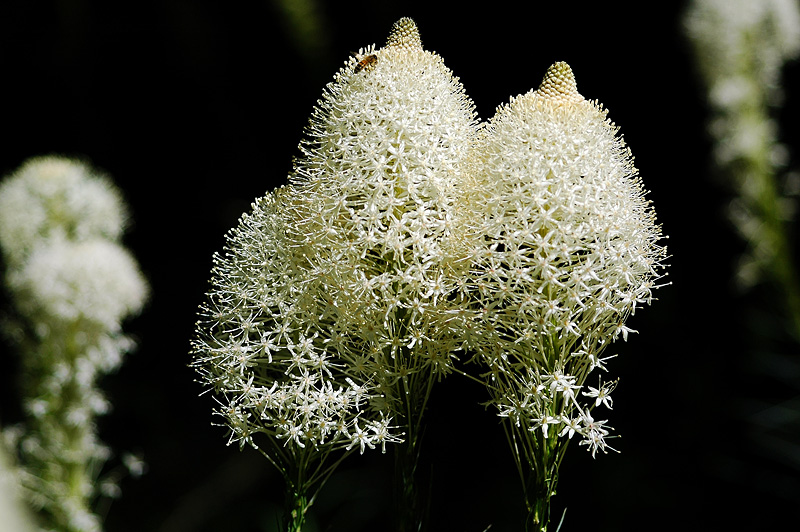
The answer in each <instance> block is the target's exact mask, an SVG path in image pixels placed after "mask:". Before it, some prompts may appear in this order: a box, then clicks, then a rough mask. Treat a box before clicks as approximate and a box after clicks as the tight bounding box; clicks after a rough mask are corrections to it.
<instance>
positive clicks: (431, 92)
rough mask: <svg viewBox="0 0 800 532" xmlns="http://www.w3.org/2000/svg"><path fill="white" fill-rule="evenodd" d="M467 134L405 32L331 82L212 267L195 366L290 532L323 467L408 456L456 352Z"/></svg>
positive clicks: (447, 82)
mask: <svg viewBox="0 0 800 532" xmlns="http://www.w3.org/2000/svg"><path fill="white" fill-rule="evenodd" d="M476 130H477V125H476V120H475V114H474V108H473V104H472V103H471V101H470V100H469V99H468V98H467V97H466V95H465V94H464V90H463V88H462V86H461V84H460V83H459V81H458V79H457V78H455V77H454V76H453V74H452V73H451V72H450V70H449V69H447V68H446V67H445V66H444V64H443V62H442V59H441V58H440V57H439V56H438V55H436V54H435V53H432V52H430V51H426V50H425V49H423V47H422V43H421V40H420V36H419V32H418V30H417V27H416V25H415V24H414V22H413V21H411V19H401V20H400V21H398V22H397V23H396V24H395V25H394V27H393V29H392V32H391V34H390V36H389V38H388V40H387V43H386V45H385V46H383V47H381V48H376V47H374V46H370V47H367V48H362V49H361V50H360V51H359V53H358V54H356V55H355V56H354V57H351V58H350V59H349V60H348V61H347V62H346V63H345V65H344V66H343V67H342V68H341V69H340V70H339V72H337V73H336V75H335V76H334V79H333V81H332V82H331V83H329V84H328V85H327V86H326V88H325V90H324V93H323V96H322V98H321V100H320V101H319V102H318V105H317V107H316V108H315V109H314V111H313V113H312V116H311V120H310V124H309V126H308V128H307V130H306V137H305V139H304V140H303V141H302V142H301V144H300V151H301V156H300V157H299V158H297V159H296V160H295V165H294V170H293V172H292V173H291V175H290V176H289V183H288V185H287V186H285V187H282V188H280V189H278V190H276V191H274V192H269V193H267V194H266V195H265V196H264V197H262V198H260V199H258V200H257V201H256V202H255V203H254V204H253V209H252V212H251V213H248V214H246V215H244V216H243V217H242V218H241V220H240V222H239V225H238V227H237V228H235V229H234V230H232V231H231V232H230V233H229V234H228V235H227V237H226V245H225V249H224V252H223V253H221V254H217V255H215V257H214V263H215V266H214V269H213V271H212V281H211V288H210V290H209V292H208V296H207V303H206V304H205V305H203V307H202V308H201V311H200V315H201V320H200V321H199V322H198V325H197V334H196V337H195V339H194V340H193V342H192V351H193V356H194V359H193V365H194V367H195V368H196V369H197V370H198V372H199V374H200V376H201V381H202V382H203V383H204V384H206V385H207V386H209V387H210V388H211V389H213V390H214V392H215V395H216V397H217V400H218V401H219V408H218V409H217V413H218V414H219V415H220V416H221V417H222V419H224V421H225V424H226V425H227V426H228V427H229V429H230V434H231V436H230V441H235V442H238V443H239V444H240V445H244V444H249V445H252V446H254V447H256V448H258V449H260V450H261V451H262V453H263V454H264V455H265V456H267V458H269V459H270V460H271V461H272V462H273V463H274V464H275V465H276V466H277V467H278V469H279V470H281V472H282V473H283V475H284V478H285V479H286V481H287V489H288V491H289V492H290V495H291V498H293V499H294V502H292V503H290V504H292V508H291V510H290V511H289V512H287V513H288V514H289V515H291V516H292V517H291V520H292V523H290V528H292V527H295V526H298V523H299V522H300V521H302V513H303V512H304V511H305V508H306V507H307V503H306V502H304V501H305V496H304V493H305V492H306V491H307V490H308V487H309V486H310V485H312V484H314V483H315V482H316V481H324V478H326V476H327V475H328V474H329V473H330V471H332V467H335V463H334V464H333V465H332V466H330V467H329V466H325V467H322V466H317V465H315V464H321V463H324V462H325V460H326V459H327V457H328V455H329V453H331V451H334V450H342V449H343V450H344V451H356V450H358V451H359V452H362V453H363V452H365V451H366V450H367V449H375V448H380V449H381V450H383V451H385V449H386V444H387V443H397V442H400V441H405V442H407V445H408V446H409V447H411V448H413V449H417V448H418V447H416V442H417V437H416V433H417V431H418V429H419V423H420V418H421V415H422V411H423V410H424V406H425V404H426V401H427V397H428V395H429V394H430V388H431V386H432V384H433V382H435V381H436V380H438V379H439V378H441V377H442V376H443V375H445V374H447V373H448V372H449V371H450V370H451V365H452V360H451V357H452V354H453V352H455V351H456V349H457V347H458V345H459V344H458V340H457V336H458V335H457V333H456V332H455V331H454V328H453V326H452V323H451V321H450V319H449V314H448V313H447V312H446V311H445V310H444V307H443V303H444V302H445V301H446V299H447V295H448V293H449V291H451V290H452V289H453V283H452V281H451V280H450V278H448V277H447V276H446V275H445V265H446V262H447V260H448V256H447V255H446V254H445V253H444V250H443V245H442V243H443V241H444V240H445V239H446V238H447V237H448V236H449V233H450V230H451V220H452V216H453V213H452V208H453V204H454V201H455V197H456V190H455V184H456V182H457V179H458V175H459V173H460V172H461V171H463V164H464V162H465V161H466V157H467V155H468V153H469V149H470V146H471V143H472V141H473V140H474V137H475V132H476ZM414 452H416V451H414ZM412 454H413V453H412ZM337 463H338V462H337ZM413 467H414V466H413V465H412V466H411V467H410V469H413ZM298 516H299V517H298Z"/></svg>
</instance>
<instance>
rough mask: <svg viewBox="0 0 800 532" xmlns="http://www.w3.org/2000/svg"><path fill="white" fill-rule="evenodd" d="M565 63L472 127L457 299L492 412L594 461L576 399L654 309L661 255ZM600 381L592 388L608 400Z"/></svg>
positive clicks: (589, 427) (602, 116)
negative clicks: (642, 311)
mask: <svg viewBox="0 0 800 532" xmlns="http://www.w3.org/2000/svg"><path fill="white" fill-rule="evenodd" d="M606 114H607V113H606V111H605V110H604V109H603V108H602V107H600V105H599V104H598V103H596V102H591V101H587V100H585V99H584V98H583V96H581V95H580V94H579V93H578V91H577V88H576V84H575V78H574V76H573V74H572V70H571V69H570V67H569V66H568V65H567V64H566V63H556V64H554V65H553V66H551V67H550V69H549V70H548V72H547V74H546V75H545V77H544V80H543V81H542V84H541V86H540V87H539V88H538V89H537V90H534V91H531V92H529V93H527V94H525V95H522V96H519V97H516V98H513V99H512V100H511V102H510V103H509V104H506V105H503V106H501V107H500V108H499V109H498V110H497V113H496V114H495V116H494V117H493V118H492V119H491V120H490V121H489V123H488V124H487V127H486V128H484V129H483V131H482V135H481V138H480V141H479V142H478V143H477V144H476V149H475V150H474V154H473V157H472V160H471V165H472V168H471V171H470V172H469V173H468V178H467V184H466V185H465V186H464V194H462V195H461V196H460V197H459V199H460V201H459V203H457V205H456V209H455V212H456V213H457V216H456V218H455V219H454V224H453V225H454V226H455V227H457V228H459V231H460V232H461V233H462V238H463V240H464V241H465V242H466V243H461V245H464V246H465V249H467V250H468V254H467V258H468V259H469V263H470V264H471V267H470V273H469V275H468V277H467V279H468V280H467V281H466V283H465V285H464V287H463V289H462V291H463V299H462V301H464V304H465V306H466V307H467V308H470V309H472V310H473V311H474V315H475V318H474V322H473V324H472V325H471V327H470V328H471V330H472V331H473V332H474V334H473V335H472V337H471V344H472V346H473V347H474V348H476V349H477V351H478V357H479V359H480V360H481V362H483V363H484V364H486V365H487V367H488V368H489V371H488V373H487V376H488V381H487V384H488V386H489V389H490V390H491V391H492V393H493V397H494V401H495V402H496V403H497V405H498V407H499V408H500V411H501V415H503V416H509V417H511V418H512V419H513V420H514V422H515V423H516V424H519V423H520V421H523V422H525V423H526V426H529V427H530V428H531V429H535V428H538V427H541V428H542V429H543V431H544V432H545V433H547V427H548V425H557V426H558V427H560V428H559V430H560V431H561V434H562V435H563V434H565V433H568V434H569V437H570V438H571V437H572V435H573V434H574V433H575V432H577V433H579V434H581V435H582V436H583V437H584V438H585V440H584V442H585V443H587V444H588V445H589V446H590V449H591V450H592V453H594V451H595V450H597V449H598V448H599V449H603V448H604V447H605V443H604V441H603V438H602V436H603V435H604V434H605V431H604V430H602V429H600V428H598V427H599V425H598V423H597V422H596V421H593V420H592V418H591V416H590V415H589V413H588V411H589V409H588V408H585V407H582V406H581V405H580V404H579V402H578V400H577V398H578V397H579V395H576V393H575V391H576V390H578V389H580V388H581V387H582V386H583V383H584V382H585V381H586V377H587V375H588V374H589V372H591V371H592V370H593V369H594V368H596V367H600V368H603V359H602V358H601V356H600V355H601V353H602V351H603V350H604V349H605V347H606V346H607V345H608V344H609V343H610V342H611V341H613V340H614V339H616V338H617V337H618V336H620V335H621V336H622V337H623V338H625V339H627V336H628V333H629V332H630V329H629V328H627V327H626V325H625V322H626V319H627V318H628V316H629V315H630V314H632V313H633V312H634V311H635V309H636V308H637V307H638V306H640V305H642V304H645V303H650V301H651V299H652V293H651V291H652V289H653V287H654V281H655V280H656V279H658V278H659V277H660V273H659V271H658V270H659V267H660V261H661V260H662V259H663V258H664V256H665V250H664V248H662V247H660V246H659V245H658V244H657V241H658V240H659V238H660V237H661V234H660V228H659V227H658V226H657V225H656V223H655V215H654V212H653V210H652V208H651V206H650V204H649V202H648V201H647V200H646V199H645V198H644V190H643V188H642V184H641V182H640V180H639V178H638V175H637V173H636V169H635V168H634V167H633V164H632V160H631V156H630V152H629V150H628V149H627V148H626V147H625V145H624V144H623V142H622V139H621V138H620V137H618V136H617V129H616V128H615V127H614V125H613V124H612V123H611V122H610V121H608V119H607V118H606ZM610 387H611V386H610V385H608V384H601V390H605V392H604V393H607V392H608V391H609V390H610Z"/></svg>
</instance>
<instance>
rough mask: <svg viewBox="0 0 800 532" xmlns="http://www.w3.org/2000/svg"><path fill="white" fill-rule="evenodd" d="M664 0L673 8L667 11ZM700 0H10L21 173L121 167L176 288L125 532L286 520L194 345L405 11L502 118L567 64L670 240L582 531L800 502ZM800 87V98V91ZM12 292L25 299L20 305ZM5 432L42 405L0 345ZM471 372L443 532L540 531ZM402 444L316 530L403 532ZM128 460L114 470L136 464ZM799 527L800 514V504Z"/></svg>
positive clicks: (352, 469) (440, 393)
mask: <svg viewBox="0 0 800 532" xmlns="http://www.w3.org/2000/svg"><path fill="white" fill-rule="evenodd" d="M656 6H657V7H656ZM683 9H684V2H640V1H638V2H624V1H620V2H603V3H597V2H538V1H530V2H503V1H491V2H481V3H479V4H475V5H474V7H470V8H468V7H464V5H463V3H462V2H433V1H430V0H429V1H424V2H422V1H417V0H404V1H403V2H395V1H387V2H381V3H377V2H366V1H355V0H346V1H338V2H333V1H330V2H319V4H318V6H317V11H315V12H314V13H313V14H308V15H305V16H302V17H300V19H301V20H302V21H303V23H304V24H306V25H310V29H309V30H308V34H307V35H304V34H303V33H302V32H300V31H299V30H298V29H297V26H296V25H295V24H292V23H291V22H290V21H291V17H290V16H289V15H288V14H287V12H286V11H285V10H283V9H281V8H280V7H279V6H278V5H277V4H276V3H274V2H270V1H268V0H262V1H259V2H256V1H251V2H245V1H230V2H228V1H222V0H200V1H198V0H165V1H155V0H149V1H148V0H140V1H137V2H126V1H114V2H102V1H94V2H92V1H89V0H83V1H81V0H72V1H69V0H62V1H26V0H11V1H8V0H6V1H4V2H2V3H0V75H2V81H1V82H0V95H1V96H2V100H0V101H2V106H0V128H2V131H3V135H2V136H3V138H4V140H3V142H2V143H1V144H0V172H2V174H3V175H5V174H8V173H9V172H11V171H13V170H14V169H15V168H17V167H18V166H19V165H20V164H21V163H22V162H23V161H24V160H25V159H26V158H28V157H31V156H34V155H41V154H50V153H59V154H65V155H70V156H78V157H83V158H87V159H88V160H89V161H90V162H91V163H92V164H93V165H94V166H96V167H97V168H99V169H101V170H103V171H105V172H107V173H108V174H109V175H111V176H112V177H113V178H114V180H115V181H116V183H117V184H118V185H119V186H120V188H121V189H122V190H123V192H124V194H125V197H126V198H127V200H128V202H129V204H130V206H131V208H132V211H133V216H134V225H133V227H132V229H131V231H130V232H129V233H128V235H127V238H126V244H127V245H128V246H129V247H130V248H131V249H132V250H133V251H134V253H135V254H136V256H137V257H138V259H139V261H140V263H141V266H142V269H143V270H144V272H145V274H146V275H147V277H148V278H149V280H150V282H151V284H152V291H153V297H152V299H151V301H150V303H149V305H148V307H147V308H146V309H145V311H144V312H143V314H142V315H141V316H140V317H138V318H136V319H134V320H131V321H130V322H129V323H128V325H127V327H126V330H127V331H129V332H130V333H131V334H133V335H134V336H135V337H136V338H137V340H138V344H139V347H138V350H137V352H136V353H134V354H132V355H130V356H129V357H128V359H127V361H126V362H125V364H124V365H123V367H122V368H121V369H120V370H119V372H118V373H116V374H114V375H111V376H109V377H107V378H106V379H104V381H103V383H102V385H103V388H104V389H105V390H107V392H108V395H109V397H110V399H111V400H112V402H113V404H114V411H113V412H112V413H111V414H109V415H108V416H106V417H104V418H103V419H101V420H100V433H101V434H100V435H101V439H103V440H104V441H105V442H107V443H108V444H109V445H110V446H111V447H112V448H114V449H115V450H117V451H119V452H122V451H126V450H130V451H135V452H140V453H142V454H143V456H144V458H145V460H146V462H147V463H148V472H147V473H146V474H145V475H144V476H143V477H142V478H140V479H125V480H123V482H122V489H123V496H122V498H121V499H119V500H116V501H114V502H113V503H112V504H111V506H110V508H108V510H107V518H106V530H107V531H108V532H129V531H159V532H187V531H197V532H204V531H228V530H237V531H240V532H249V531H266V530H273V529H274V527H275V522H276V519H277V515H278V514H277V513H276V512H278V511H279V509H280V506H281V504H282V491H281V490H282V485H281V479H280V477H279V476H278V474H277V473H276V472H275V471H274V470H273V469H272V466H270V464H269V463H267V461H266V460H265V459H263V458H262V457H261V456H260V455H258V454H257V453H256V452H255V451H253V450H250V449H245V450H244V451H243V452H239V451H238V449H237V448H234V447H226V446H225V438H224V435H225V431H224V429H222V428H220V427H213V426H211V407H212V400H211V398H210V397H209V396H207V395H204V396H202V397H199V394H200V392H201V391H202V390H201V388H200V386H199V385H198V384H196V383H195V382H194V375H193V372H192V370H190V369H189V368H187V363H188V362H189V356H188V344H189V338H190V337H191V335H192V331H193V324H194V321H195V311H196V307H197V305H198V304H199V303H200V301H201V300H202V297H203V293H204V291H205V289H206V283H207V281H208V278H209V277H210V275H209V270H210V267H211V255H212V253H213V252H214V251H215V250H218V249H220V248H221V247H222V244H223V235H224V233H225V232H226V231H227V230H228V229H229V228H231V227H232V226H234V225H235V224H236V221H237V219H238V217H239V216H240V215H241V214H242V213H243V212H244V211H246V210H248V208H249V205H250V202H251V201H252V200H253V199H254V198H255V197H257V196H259V195H262V194H263V193H264V192H265V191H266V190H268V189H271V188H273V187H275V186H276V185H278V184H281V183H283V182H284V180H285V176H286V175H287V173H288V172H289V170H290V169H291V160H292V157H293V156H296V155H298V153H299V152H298V150H297V144H298V142H299V140H300V138H301V135H302V131H303V128H304V126H305V125H306V123H307V121H308V117H309V116H310V114H311V110H312V108H313V106H314V105H315V103H316V101H317V99H318V98H319V97H320V96H321V94H322V88H323V86H324V85H325V84H326V83H327V82H329V81H330V80H331V79H332V77H333V74H334V72H335V71H336V70H337V69H338V68H339V67H340V66H342V64H343V62H344V61H345V60H346V59H347V57H348V55H349V54H350V53H351V52H355V51H357V50H358V49H359V48H360V47H362V46H366V45H369V44H372V43H376V44H378V45H379V46H380V45H382V44H383V42H384V41H385V38H386V36H387V34H388V31H389V29H390V27H391V24H392V23H393V22H394V21H395V20H397V19H398V18H400V17H401V16H411V17H412V18H414V19H415V21H416V22H417V24H418V26H419V28H420V32H421V35H422V42H423V45H424V46H425V47H426V48H427V49H430V50H434V51H436V52H438V53H439V54H441V55H442V57H443V58H444V60H445V63H446V64H447V65H448V66H449V67H450V68H451V69H452V70H453V71H454V72H455V74H456V75H457V76H459V77H460V79H461V81H462V83H463V84H464V86H465V88H466V91H467V93H468V94H469V95H470V96H471V97H472V99H473V100H474V101H475V103H476V106H477V111H478V114H479V116H480V118H481V119H487V118H489V117H490V116H491V115H492V114H493V112H494V109H495V107H496V106H497V105H498V104H500V103H503V102H505V101H507V100H508V98H509V97H510V96H512V95H516V94H519V93H522V92H527V91H528V90H529V89H530V88H533V87H535V86H537V85H538V83H539V81H540V80H541V77H542V75H543V74H544V71H545V69H546V68H547V66H548V65H550V64H551V63H553V62H554V61H559V60H564V61H567V62H568V63H569V64H570V65H571V66H572V68H573V70H574V72H575V74H576V76H577V80H578V88H579V90H580V91H581V93H582V94H584V95H585V96H586V97H588V98H591V99H598V100H599V101H601V102H602V103H603V104H604V105H605V106H606V107H607V108H608V109H609V110H610V118H611V119H612V120H613V121H614V122H616V124H617V125H619V126H620V127H621V131H622V133H623V134H624V136H625V139H626V141H627V143H628V145H629V146H630V147H631V149H632V151H633V154H634V156H635V157H636V166H637V167H638V168H639V170H640V172H641V175H642V177H643V180H644V182H645V184H646V186H647V188H648V189H649V190H650V191H651V193H650V196H649V197H650V199H652V201H653V202H654V205H655V208H656V211H657V213H658V216H659V221H660V222H661V223H662V224H663V227H664V232H665V233H666V234H668V235H669V241H668V246H669V250H670V254H671V255H672V258H671V259H670V260H669V263H670V267H669V277H668V279H667V280H668V281H670V282H671V283H672V284H671V285H670V286H668V287H665V288H662V289H660V290H658V291H657V293H656V296H657V297H658V298H659V300H658V301H656V302H654V304H653V305H652V307H650V308H645V309H642V310H641V311H640V312H638V313H637V314H636V315H635V316H634V317H633V319H632V320H631V326H632V327H633V328H634V329H637V330H638V331H639V334H636V335H633V336H632V337H631V338H630V339H629V341H628V342H627V343H619V344H615V345H614V346H612V348H611V351H609V353H612V352H613V353H618V354H619V355H620V356H619V357H618V358H616V359H614V360H613V361H612V362H611V364H610V369H611V374H612V375H616V376H619V377H620V379H621V380H620V385H619V387H618V388H617V391H616V392H615V394H614V399H615V403H614V410H613V411H612V412H609V413H608V417H609V423H610V424H611V425H612V426H614V427H615V429H616V432H617V433H618V434H620V435H621V438H618V439H615V440H613V441H612V442H611V444H612V445H613V446H614V447H615V448H617V449H618V450H619V451H620V453H619V454H616V453H611V454H609V455H599V456H598V457H597V458H596V459H592V458H591V456H590V455H589V454H588V453H587V452H586V450H585V448H582V447H578V446H577V445H574V446H572V447H571V448H570V449H569V452H568V455H567V458H566V459H565V461H564V464H563V466H562V468H561V479H560V483H559V490H558V495H557V496H556V497H555V498H554V499H553V504H554V513H555V514H556V522H557V520H558V516H560V514H561V512H562V511H563V509H564V507H567V508H568V511H567V513H566V519H565V521H564V526H563V528H562V530H567V531H568V530H578V529H584V528H591V529H593V530H607V531H611V530H650V531H654V530H655V531H658V530H673V529H678V528H689V529H692V528H700V527H701V526H702V527H713V529H721V528H722V527H726V528H727V529H729V530H753V529H768V528H770V527H772V526H774V525H777V524H779V523H784V522H786V520H787V519H792V520H794V519H796V503H797V502H798V501H799V500H800V453H798V451H797V449H798V446H800V436H798V434H800V429H798V427H799V426H800V423H798V418H800V409H798V408H793V405H797V404H798V403H800V401H799V400H798V389H799V388H800V369H799V368H800V352H798V348H797V344H796V343H792V342H790V341H788V339H787V338H786V335H785V333H784V332H783V329H782V326H781V319H782V318H781V309H780V304H779V303H778V301H779V298H777V297H776V293H775V292H774V291H772V290H771V289H770V288H769V287H759V288H757V289H756V290H754V291H752V292H749V293H747V294H740V293H737V292H736V291H735V289H734V288H733V282H732V280H731V279H732V276H733V271H734V264H735V262H736V260H737V258H738V256H739V255H740V253H741V252H742V250H743V249H744V247H743V244H742V243H741V242H740V241H739V240H738V239H737V238H736V236H735V235H734V233H733V231H732V229H731V227H730V226H729V225H728V223H727V222H726V221H725V219H724V215H723V208H724V206H725V205H726V203H727V202H728V201H729V198H730V195H729V194H730V193H729V190H728V189H727V188H726V187H725V184H724V181H723V180H721V179H715V178H713V177H712V175H711V174H712V173H711V172H710V171H709V168H710V156H709V147H710V143H709V141H708V139H707V137H706V135H705V120H706V118H707V109H706V107H705V105H704V103H703V100H702V91H701V87H700V85H699V83H698V78H697V76H696V75H695V72H694V71H693V68H692V63H691V60H690V59H691V58H690V56H689V53H688V49H687V45H686V43H685V41H684V38H683V36H682V31H681V26H680V15H681V13H682V11H683ZM799 73H800V71H798V66H797V65H791V66H790V67H789V68H788V69H787V70H786V80H785V83H786V92H787V95H788V98H787V101H786V105H785V107H784V108H783V110H782V111H781V114H780V115H779V116H778V117H777V118H778V120H779V121H780V124H781V125H782V126H783V131H784V135H785V136H784V138H783V140H785V141H786V142H787V143H788V144H789V147H790V149H791V153H792V157H793V162H794V163H795V164H797V162H798V160H799V159H798V154H797V148H798V147H799V146H798V143H797V142H796V131H797V124H798V123H799V122H800V120H798V119H800V93H798V88H800V77H799V76H798V74H799ZM795 95H797V97H795ZM3 304H5V302H3ZM0 368H2V369H0V424H10V423H13V422H15V421H18V420H19V406H18V404H17V403H16V397H17V390H16V388H15V386H16V383H15V379H14V370H15V368H16V362H15V360H14V356H13V355H12V353H11V350H10V347H9V346H8V344H7V343H3V344H2V352H1V354H0ZM485 399H486V398H485V396H484V395H483V392H482V390H481V389H480V388H479V387H477V386H474V385H473V384H471V383H468V382H465V381H464V380H463V379H458V378H457V377H453V378H451V379H448V380H447V381H445V382H443V383H442V385H441V386H440V387H439V389H438V390H436V392H435V395H434V397H433V404H432V409H431V411H430V414H429V418H428V419H429V422H430V424H429V428H428V433H427V435H426V444H425V452H426V455H425V457H424V458H425V464H426V465H425V468H426V470H427V469H428V468H430V470H431V471H432V474H433V482H434V489H433V492H434V493H433V497H432V501H431V518H432V526H431V530H446V531H459V532H461V531H463V532H482V531H483V530H484V529H486V527H487V526H488V525H490V524H492V525H493V526H492V528H491V530H492V531H499V532H500V531H513V530H521V529H522V517H523V514H522V506H521V498H520V489H519V481H518V479H517V477H516V470H515V468H514V465H513V462H512V459H511V455H510V452H509V450H508V448H507V444H506V441H505V439H504V436H503V431H502V430H501V428H500V426H499V424H498V419H497V418H496V416H495V415H494V412H492V411H487V410H485V409H484V408H483V407H482V406H480V404H479V403H480V402H481V401H483V400H485ZM391 462H392V461H391V455H390V454H387V455H386V456H381V455H380V453H377V452H373V453H368V454H366V455H364V456H363V457H359V456H357V455H356V456H354V457H353V458H352V459H349V460H348V461H346V462H345V463H344V464H343V465H342V467H341V468H340V469H339V471H338V473H337V474H336V475H335V476H334V477H333V478H332V480H331V481H330V482H329V484H328V485H327V486H326V488H325V489H324V490H323V492H322V494H321V495H320V498H319V500H318V501H317V503H316V504H315V505H314V507H313V511H312V516H311V517H312V523H311V525H310V526H309V527H308V532H313V531H314V530H322V531H331V532H335V531H344V530H348V531H358V530H388V529H391V526H390V524H389V523H388V522H387V520H388V516H389V515H390V507H391V505H390V500H391V487H392V483H391V476H390V475H391ZM110 465H111V466H113V465H114V462H113V461H112V462H111V464H110ZM790 522H791V521H790Z"/></svg>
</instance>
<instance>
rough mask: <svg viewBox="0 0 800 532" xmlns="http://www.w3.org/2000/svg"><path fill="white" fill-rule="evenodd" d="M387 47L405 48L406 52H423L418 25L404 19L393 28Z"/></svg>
mask: <svg viewBox="0 0 800 532" xmlns="http://www.w3.org/2000/svg"><path fill="white" fill-rule="evenodd" d="M386 46H387V47H397V48H405V49H406V50H422V41H421V40H420V37H419V30H418V29H417V24H416V23H415V22H414V21H413V20H411V19H410V18H408V17H403V18H401V19H400V20H398V21H397V22H395V23H394V25H393V26H392V31H391V32H390V33H389V38H388V39H386Z"/></svg>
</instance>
